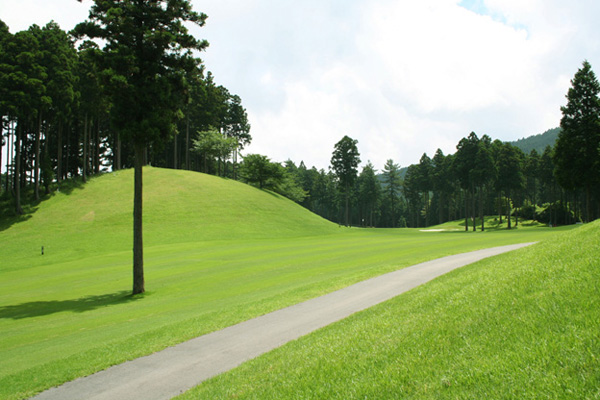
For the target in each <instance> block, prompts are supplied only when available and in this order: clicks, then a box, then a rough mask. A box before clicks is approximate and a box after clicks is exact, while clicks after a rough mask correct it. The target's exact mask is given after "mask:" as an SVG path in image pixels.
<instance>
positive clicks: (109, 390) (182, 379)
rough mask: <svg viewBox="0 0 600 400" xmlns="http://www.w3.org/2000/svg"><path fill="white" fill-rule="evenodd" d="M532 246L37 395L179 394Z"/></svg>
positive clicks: (400, 280) (470, 257)
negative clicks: (350, 318)
mask: <svg viewBox="0 0 600 400" xmlns="http://www.w3.org/2000/svg"><path fill="white" fill-rule="evenodd" d="M530 244H532V243H524V244H516V245H510V246H502V247H495V248H491V249H485V250H478V251H473V252H470V253H464V254H458V255H454V256H448V257H444V258H440V259H437V260H433V261H428V262H425V263H422V264H417V265H413V266H411V267H408V268H404V269H401V270H398V271H395V272H391V273H388V274H385V275H381V276H378V277H375V278H372V279H369V280H366V281H363V282H359V283H357V284H354V285H352V286H349V287H347V288H344V289H341V290H338V291H336V292H332V293H329V294H326V295H324V296H321V297H317V298H314V299H311V300H308V301H305V302H303V303H300V304H296V305H294V306H290V307H287V308H284V309H281V310H278V311H274V312H272V313H270V314H266V315H263V316H261V317H258V318H254V319H251V320H248V321H245V322H242V323H240V324H237V325H234V326H231V327H228V328H225V329H223V330H220V331H217V332H213V333H210V334H207V335H204V336H200V337H198V338H195V339H192V340H189V341H187V342H184V343H181V344H179V345H176V346H173V347H169V348H167V349H165V350H162V351H159V352H157V353H154V354H151V355H149V356H146V357H141V358H138V359H135V360H132V361H128V362H125V363H123V364H119V365H115V366H113V367H110V368H108V369H106V370H104V371H100V372H98V373H95V374H93V375H90V376H87V377H84V378H79V379H76V380H74V381H72V382H67V383H65V384H64V385H62V386H59V387H56V388H52V389H49V390H47V391H45V392H42V393H40V394H39V395H38V396H36V397H34V399H36V400H80V399H86V400H104V399H106V400H121V399H122V400H125V399H146V400H164V399H171V398H173V397H174V396H177V395H179V394H181V393H183V392H185V391H187V390H189V389H191V388H192V387H194V386H196V385H198V384H200V383H201V382H202V381H204V380H206V379H208V378H211V377H213V376H215V375H218V374H220V373H223V372H225V371H228V370H230V369H232V368H235V367H236V366H238V365H240V364H242V363H243V362H245V361H247V360H250V359H252V358H255V357H257V356H259V355H261V354H264V353H266V352H268V351H270V350H272V349H275V348H277V347H279V346H281V345H283V344H285V343H287V342H289V341H291V340H294V339H297V338H299V337H301V336H304V335H306V334H308V333H310V332H313V331H315V330H316V329H319V328H322V327H324V326H326V325H329V324H331V323H333V322H336V321H339V320H341V319H343V318H346V317H348V316H349V315H351V314H354V313H356V312H358V311H361V310H364V309H366V308H369V307H372V306H374V305H376V304H379V303H381V302H383V301H386V300H389V299H391V298H393V297H395V296H397V295H399V294H401V293H404V292H406V291H408V290H410V289H412V288H414V287H417V286H419V285H421V284H423V283H425V282H428V281H430V280H432V279H434V278H436V277H438V276H440V275H443V274H445V273H447V272H450V271H452V270H453V269H456V268H459V267H462V266H465V265H467V264H471V263H474V262H476V261H479V260H481V259H483V258H487V257H491V256H495V255H498V254H501V253H505V252H507V251H512V250H515V249H518V248H521V247H525V246H528V245H530Z"/></svg>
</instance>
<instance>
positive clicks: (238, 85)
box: [0, 0, 600, 169]
mask: <svg viewBox="0 0 600 400" xmlns="http://www.w3.org/2000/svg"><path fill="white" fill-rule="evenodd" d="M90 4H91V2H90V0H83V3H78V2H77V1H76V0H52V1H47V0H20V1H18V2H16V1H14V0H0V18H1V19H2V20H3V21H5V22H6V23H7V24H8V25H9V27H10V28H11V31H13V32H14V31H17V30H21V29H26V28H27V27H28V26H29V25H31V24H33V23H37V24H39V25H43V24H45V23H47V22H48V21H50V20H52V19H53V20H55V21H57V22H58V23H59V24H60V25H61V26H62V27H63V29H70V28H72V27H73V26H74V25H75V23H76V22H78V21H80V20H82V19H84V18H85V17H86V16H87V9H88V8H89V5H90ZM193 4H194V8H195V9H196V10H197V11H202V12H205V13H206V14H207V15H208V17H209V18H208V21H207V25H206V27H204V28H201V29H195V30H194V33H195V34H196V35H197V36H198V37H201V38H205V39H207V40H208V41H209V42H210V47H209V48H208V50H207V51H206V52H205V53H203V54H202V55H201V57H202V58H203V60H204V61H205V64H206V66H207V69H208V70H210V71H212V72H213V74H214V76H215V80H216V81H217V83H219V84H222V85H224V86H226V87H227V88H228V89H229V90H230V91H231V92H232V93H235V94H238V95H240V96H241V98H242V102H243V105H244V106H245V107H246V109H247V111H248V114H249V118H250V123H251V124H252V131H251V134H252V136H253V143H252V145H251V146H250V147H248V148H247V150H246V152H251V153H261V154H265V155H267V156H269V157H270V158H271V159H273V160H276V161H285V160H287V159H291V160H293V161H295V162H296V163H299V162H300V161H302V160H303V161H304V162H305V164H306V165H307V166H309V167H310V166H313V165H314V166H316V167H317V168H325V169H326V168H327V167H328V166H329V161H330V158H331V153H332V152H333V147H334V145H335V143H336V142H337V141H339V140H340V139H341V138H342V137H343V136H344V135H348V136H350V137H352V138H354V139H357V140H358V142H359V143H358V148H359V151H360V153H361V159H362V160H363V164H364V163H366V161H367V160H370V161H371V162H372V163H373V164H374V165H375V167H376V168H377V169H381V168H383V165H384V163H385V161H386V160H387V159H390V158H391V159H393V160H394V161H395V162H396V163H399V164H400V165H402V166H407V165H409V164H412V163H416V162H418V160H419V158H420V157H421V155H422V154H423V153H427V154H429V155H430V156H433V154H434V153H435V151H436V149H437V148H441V149H442V150H443V151H444V153H446V154H447V153H453V152H454V151H455V146H456V144H457V143H458V141H459V140H460V139H461V138H462V137H464V136H466V135H468V134H469V133H470V132H471V131H475V132H476V133H477V134H478V135H480V136H481V135H483V134H487V135H489V136H491V137H492V138H493V139H496V138H497V139H501V140H516V139H519V138H521V137H525V136H530V135H533V134H537V133H542V132H543V131H545V130H547V129H550V128H553V127H556V126H558V124H559V121H560V116H561V114H560V106H562V105H564V104H565V94H566V93H567V90H568V88H569V86H570V79H571V78H572V77H573V75H574V74H575V72H576V71H577V69H578V68H579V67H580V66H581V63H582V62H583V60H585V59H587V60H588V61H590V63H591V64H592V67H593V68H594V69H595V70H596V71H597V72H598V71H599V70H598V68H600V40H598V37H599V32H598V29H597V28H596V25H597V21H596V19H597V18H596V17H597V16H598V15H600V2H597V1H593V0H572V1H569V2H565V1H561V0H462V1H460V0H426V1H405V0H351V1H348V0H346V1H341V0H332V1H322V0H304V1H292V0H277V1H275V0H210V1H199V0H193Z"/></svg>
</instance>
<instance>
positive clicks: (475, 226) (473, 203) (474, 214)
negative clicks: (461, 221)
mask: <svg viewBox="0 0 600 400" xmlns="http://www.w3.org/2000/svg"><path fill="white" fill-rule="evenodd" d="M476 215H477V211H476V210H475V187H474V186H471V218H473V232H476V231H477V217H476Z"/></svg>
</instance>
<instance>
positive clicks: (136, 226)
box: [133, 143, 145, 294]
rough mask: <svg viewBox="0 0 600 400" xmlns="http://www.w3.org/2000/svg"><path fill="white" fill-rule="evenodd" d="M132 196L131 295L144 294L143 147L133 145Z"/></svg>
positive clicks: (136, 144) (137, 144)
mask: <svg viewBox="0 0 600 400" xmlns="http://www.w3.org/2000/svg"><path fill="white" fill-rule="evenodd" d="M134 148H135V160H134V195H133V294H138V293H144V291H145V287H144V241H143V236H142V205H143V198H142V166H143V164H144V152H145V146H144V145H143V144H140V143H135V144H134Z"/></svg>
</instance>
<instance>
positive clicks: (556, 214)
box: [537, 201, 576, 225]
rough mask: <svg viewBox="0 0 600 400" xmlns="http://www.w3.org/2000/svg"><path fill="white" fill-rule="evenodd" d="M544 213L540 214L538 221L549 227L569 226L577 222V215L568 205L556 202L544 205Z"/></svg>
mask: <svg viewBox="0 0 600 400" xmlns="http://www.w3.org/2000/svg"><path fill="white" fill-rule="evenodd" d="M542 208H543V211H542V212H540V214H539V216H538V218H537V220H538V221H539V222H543V223H547V224H549V225H568V224H572V223H574V222H575V221H576V218H575V213H574V212H573V210H571V208H570V207H569V204H568V203H563V202H562V201H556V202H554V203H546V204H544V205H543V207H542Z"/></svg>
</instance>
